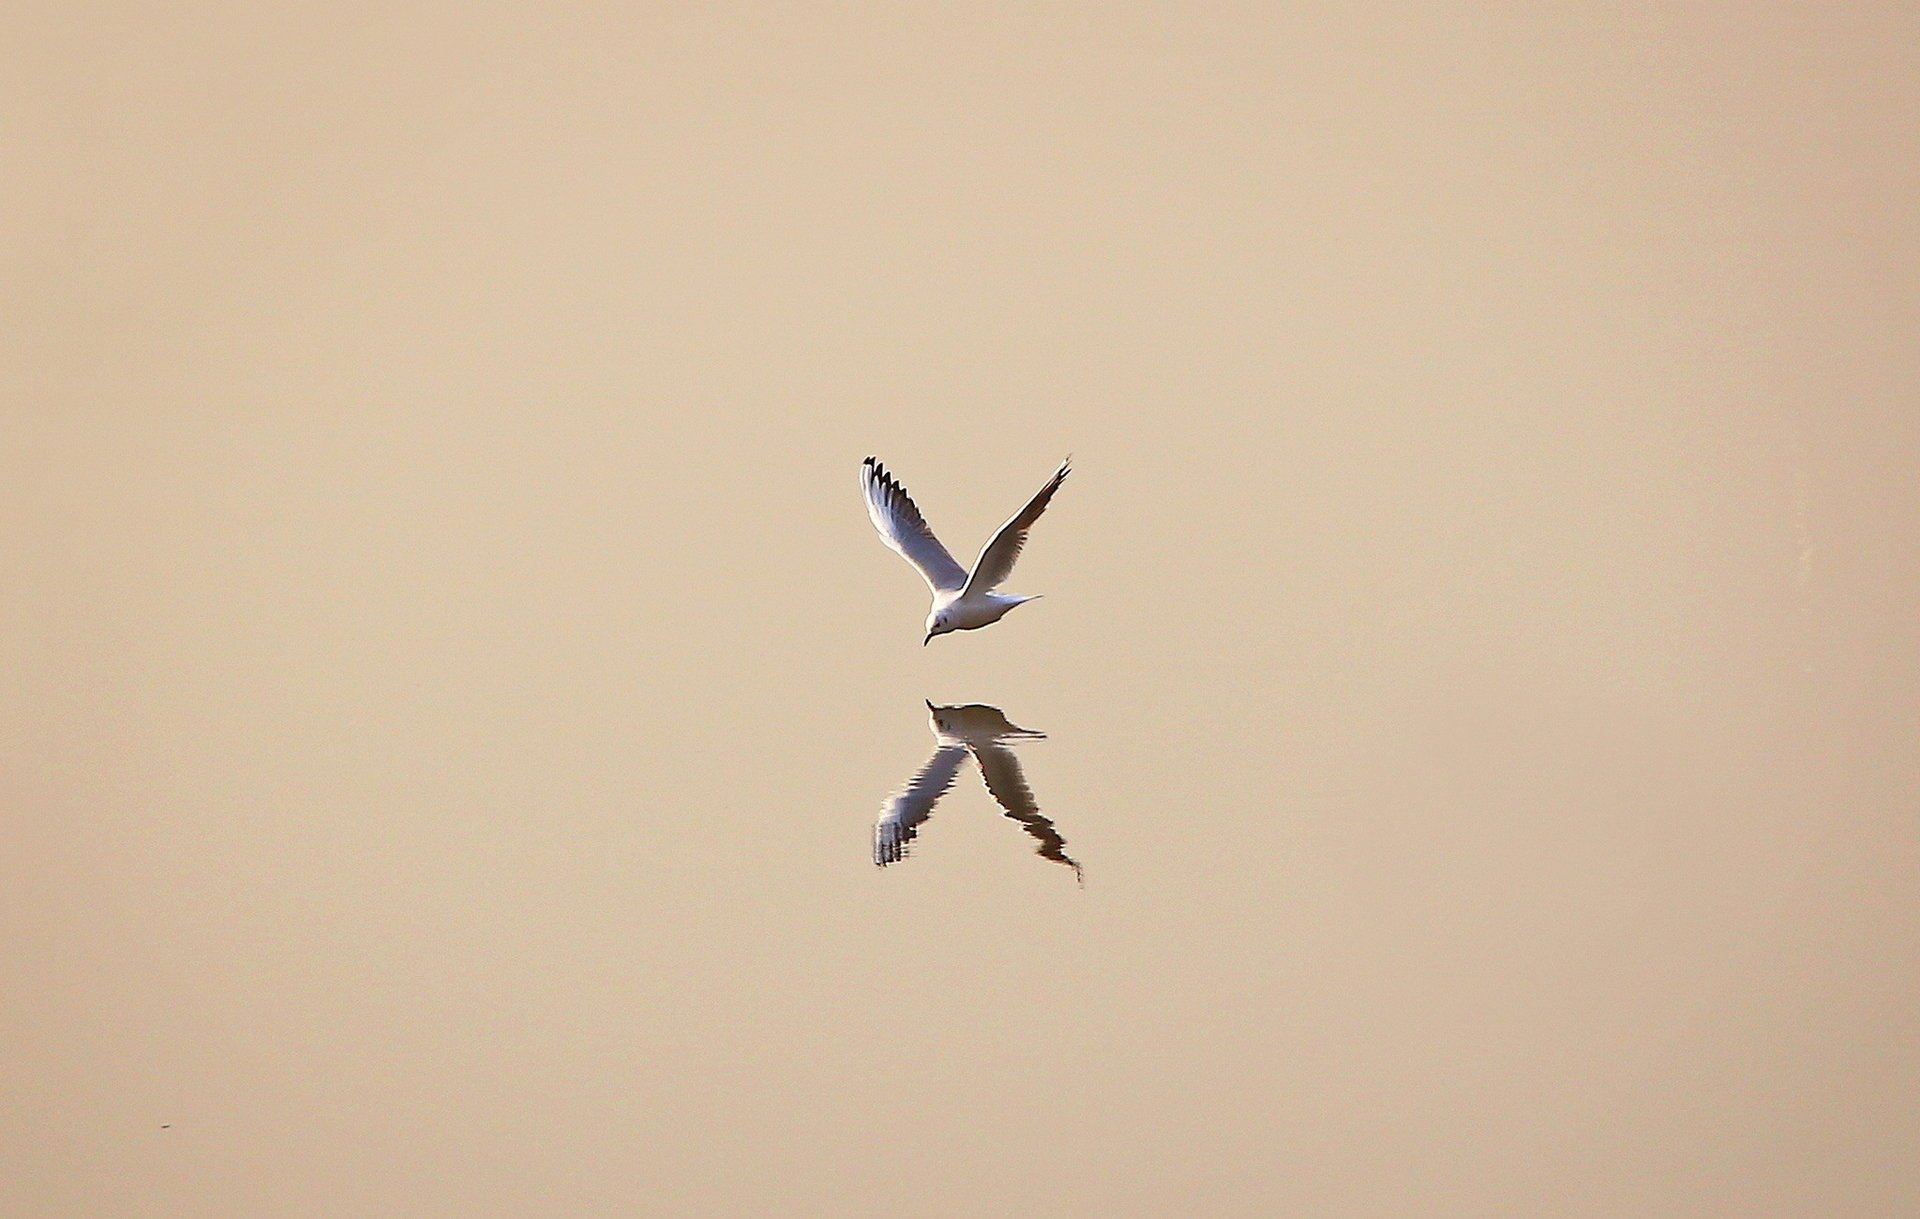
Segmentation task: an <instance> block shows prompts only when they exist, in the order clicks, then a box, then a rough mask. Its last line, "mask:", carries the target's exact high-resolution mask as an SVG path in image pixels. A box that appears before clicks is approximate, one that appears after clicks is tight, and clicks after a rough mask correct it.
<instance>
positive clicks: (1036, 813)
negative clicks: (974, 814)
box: [973, 745, 1084, 880]
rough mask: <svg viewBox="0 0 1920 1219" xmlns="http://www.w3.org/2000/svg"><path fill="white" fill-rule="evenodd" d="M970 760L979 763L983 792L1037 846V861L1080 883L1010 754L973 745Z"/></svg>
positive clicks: (1002, 748)
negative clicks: (1057, 866)
mask: <svg viewBox="0 0 1920 1219" xmlns="http://www.w3.org/2000/svg"><path fill="white" fill-rule="evenodd" d="M973 756H974V759H975V760H976V761H978V762H979V763H980V777H981V778H983V779H985V780H986V781H987V790H988V791H989V792H991V793H992V794H993V798H994V800H995V801H996V802H997V803H998V804H999V805H1000V807H1001V808H1002V809H1004V810H1006V814H1007V816H1009V817H1011V818H1013V819H1014V820H1015V821H1018V822H1019V823H1020V826H1021V828H1022V829H1024V830H1026V831H1027V833H1028V834H1030V835H1032V836H1033V840H1034V841H1035V842H1037V843H1039V844H1040V845H1039V847H1038V848H1037V852H1038V854H1039V855H1040V857H1041V858H1042V859H1051V860H1053V861H1054V862H1055V863H1063V864H1066V865H1067V866H1068V867H1069V868H1072V869H1073V874H1074V877H1075V878H1076V879H1082V880H1084V877H1082V876H1081V873H1080V864H1079V861H1077V860H1075V859H1074V858H1073V857H1072V856H1071V855H1068V854H1067V840H1066V839H1064V838H1062V837H1061V836H1060V831H1058V830H1056V829H1054V828H1053V822H1051V821H1049V820H1047V818H1046V817H1044V816H1042V815H1041V812H1040V806H1039V804H1038V803H1036V802H1035V801H1034V798H1033V789H1032V788H1031V787H1028V786H1027V776H1026V775H1025V774H1023V773H1022V772H1021V770H1020V760H1019V759H1018V758H1016V757H1014V756H1013V750H1011V749H1008V748H1006V747H1005V746H1003V745H976V746H974V749H973Z"/></svg>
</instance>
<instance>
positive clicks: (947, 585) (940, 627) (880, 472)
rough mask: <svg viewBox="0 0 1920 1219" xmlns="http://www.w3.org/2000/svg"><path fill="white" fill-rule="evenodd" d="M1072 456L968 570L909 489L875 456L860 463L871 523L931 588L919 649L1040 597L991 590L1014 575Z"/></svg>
mask: <svg viewBox="0 0 1920 1219" xmlns="http://www.w3.org/2000/svg"><path fill="white" fill-rule="evenodd" d="M1072 460H1073V459H1072V458H1068V459H1067V460H1066V461H1063V462H1061V463H1060V468H1059V469H1058V470H1055V471H1054V472H1053V477H1052V478H1049V479H1048V480H1047V485H1046V486H1044V487H1042V488H1040V490H1039V491H1037V492H1036V493H1035V494H1034V497H1033V498H1032V499H1030V500H1028V501H1027V506H1026V507H1024V508H1022V509H1020V511H1018V512H1016V513H1014V514H1013V517H1012V519H1011V520H1009V521H1008V522H1007V523H1006V524H1004V525H1002V526H1000V532H998V533H996V534H994V535H993V540H992V541H990V542H988V543H987V545H986V549H984V550H982V551H981V552H980V557H979V559H977V560H976V561H975V562H974V565H973V571H972V572H968V571H967V570H966V569H965V568H963V567H961V566H960V564H958V563H956V562H954V561H953V556H952V555H951V554H948V553H947V548H946V547H945V546H942V545H941V544H940V539H939V538H937V537H935V536H933V530H932V529H929V528H928V527H927V522H926V519H925V518H924V517H922V516H921V515H920V509H918V508H916V507H915V506H914V503H913V500H912V499H911V498H909V497H908V495H907V489H906V488H905V487H903V486H901V485H900V483H899V481H898V480H897V479H895V478H894V476H893V475H891V474H889V473H887V468H886V467H885V466H883V465H881V464H880V462H879V460H878V459H877V458H873V457H869V458H867V460H866V461H865V462H863V463H862V464H861V466H860V486H861V489H863V490H864V491H865V492H866V493H867V515H868V516H870V517H872V518H873V527H874V528H875V529H878V530H879V531H880V537H881V539H882V540H883V541H885V542H886V544H887V545H889V546H891V547H893V548H894V549H895V550H897V551H899V552H900V557H901V558H903V559H905V560H906V561H907V562H909V563H911V564H913V565H914V567H915V568H917V569H918V570H919V572H920V577H921V578H922V579H924V580H925V581H926V582H927V587H928V588H930V589H932V590H933V608H932V609H931V610H929V611H928V612H927V637H926V638H925V639H922V640H921V641H920V646H921V647H925V646H926V645H927V644H929V643H932V642H933V637H934V636H935V635H945V634H946V633H947V632H949V631H971V630H975V629H977V628H979V627H983V626H989V625H991V624H993V623H995V622H998V621H1000V619H1001V618H1003V617H1005V616H1006V613H1007V611H1008V610H1010V609H1012V608H1013V607H1014V606H1016V605H1025V604H1026V603H1027V602H1029V601H1035V600H1038V597H1021V596H1016V595H1014V594H1012V593H996V592H994V591H993V590H994V589H995V588H997V587H999V585H1000V583H1001V582H1002V581H1003V580H1005V579H1006V578H1007V576H1008V575H1009V574H1011V573H1012V571H1013V561H1014V560H1015V559H1017V558H1019V557H1020V548H1021V547H1023V546H1025V545H1026V544H1027V531H1028V530H1029V529H1032V528H1033V523H1034V522H1035V521H1037V520H1039V519H1040V514H1041V513H1042V512H1045V511H1046V510H1047V503H1048V501H1049V500H1051V499H1052V498H1053V493H1054V492H1055V491H1058V490H1059V489H1060V484H1061V483H1062V482H1064V481H1065V480H1066V477H1067V474H1068V466H1069V463H1070V462H1071V461H1072Z"/></svg>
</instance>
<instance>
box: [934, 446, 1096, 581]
mask: <svg viewBox="0 0 1920 1219" xmlns="http://www.w3.org/2000/svg"><path fill="white" fill-rule="evenodd" d="M1072 460H1073V459H1072V458H1068V459H1067V460H1066V461H1063V462H1061V463H1060V468H1059V469H1058V470H1055V471H1054V472H1053V477H1052V478H1049V479H1048V480H1047V485H1046V486H1044V487H1042V488H1040V490H1038V491H1036V492H1035V493H1034V496H1033V498H1032V499H1030V500H1028V501H1027V506H1026V507H1024V508H1022V509H1020V511H1018V512H1016V513H1014V514H1013V516H1012V518H1011V519H1009V520H1008V521H1007V523H1006V524H1004V525H1002V526H1000V532H998V533H996V534H994V535H993V540H992V541H991V542H988V543H987V545H986V548H985V549H984V550H982V551H981V552H980V559H979V561H978V562H976V563H975V564H974V565H973V574H972V575H970V576H968V577H967V579H966V587H965V591H964V592H963V594H962V595H966V594H968V593H984V592H991V591H992V590H993V589H994V588H996V587H998V586H999V585H1000V583H1001V582H1002V581H1003V580H1005V579H1006V578H1007V577H1008V576H1010V575H1012V574H1013V561H1014V560H1015V559H1018V558H1019V557H1020V550H1021V548H1022V547H1024V546H1025V545H1026V544H1027V531H1028V530H1029V529H1032V528H1033V523H1034V522H1035V521H1037V520H1039V519H1040V514H1041V513H1042V512H1045V511H1046V510H1047V504H1048V502H1049V501H1051V500H1052V499H1053V493H1054V492H1055V491H1058V490H1059V489H1060V484H1061V483H1063V482H1065V481H1066V478H1067V475H1068V474H1070V473H1072V472H1073V471H1072Z"/></svg>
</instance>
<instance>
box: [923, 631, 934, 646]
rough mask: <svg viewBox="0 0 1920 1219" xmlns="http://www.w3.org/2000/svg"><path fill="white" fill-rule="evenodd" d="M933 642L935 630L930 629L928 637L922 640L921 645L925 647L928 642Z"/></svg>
mask: <svg viewBox="0 0 1920 1219" xmlns="http://www.w3.org/2000/svg"><path fill="white" fill-rule="evenodd" d="M932 642H933V632H932V631H928V632H927V637H926V638H925V639H922V640H921V641H920V646H921V647H923V648H924V647H926V646H927V645H928V644H930V643H932Z"/></svg>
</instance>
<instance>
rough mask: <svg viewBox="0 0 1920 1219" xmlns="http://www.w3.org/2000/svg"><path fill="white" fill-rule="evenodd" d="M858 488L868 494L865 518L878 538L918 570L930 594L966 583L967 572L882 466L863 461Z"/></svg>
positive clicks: (876, 462) (896, 481)
mask: <svg viewBox="0 0 1920 1219" xmlns="http://www.w3.org/2000/svg"><path fill="white" fill-rule="evenodd" d="M860 487H861V489H862V490H864V491H865V492H866V494H867V515H868V516H870V517H872V518H873V527H874V528H875V529H878V530H879V531H880V537H881V538H882V539H883V540H884V541H885V542H886V544H887V545H889V546H891V547H893V548H894V549H895V550H897V551H899V552H900V555H901V557H902V558H904V559H906V561H907V562H909V563H911V564H913V565H914V566H915V567H916V568H918V569H919V571H920V577H921V578H922V579H923V580H925V581H926V582H927V584H928V586H929V587H931V588H932V589H933V591H935V592H947V591H950V590H952V589H956V588H960V587H961V586H963V585H965V584H966V582H967V573H966V572H965V571H964V570H962V568H961V566H960V564H958V563H956V562H954V561H953V556H952V555H950V554H948V553H947V548H946V547H945V546H942V545H941V544H940V539H939V538H937V537H934V536H933V530H931V529H929V528H927V522H926V519H925V518H924V517H922V516H921V515H920V509H919V508H917V507H915V506H914V503H913V500H912V499H910V498H908V496H907V489H906V488H905V487H903V486H901V485H900V483H899V481H898V480H896V479H895V478H894V477H893V475H891V474H889V473H887V468H886V467H885V466H883V465H881V464H880V463H879V462H878V461H876V460H875V459H873V458H871V457H869V458H867V460H866V461H864V462H862V463H861V466H860Z"/></svg>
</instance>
